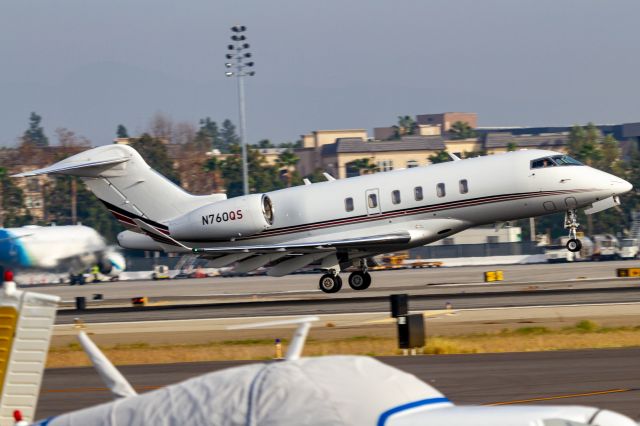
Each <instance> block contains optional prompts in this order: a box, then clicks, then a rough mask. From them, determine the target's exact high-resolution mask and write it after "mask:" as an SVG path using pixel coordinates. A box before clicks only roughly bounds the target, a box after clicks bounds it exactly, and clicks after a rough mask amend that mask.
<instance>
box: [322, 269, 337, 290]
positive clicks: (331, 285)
mask: <svg viewBox="0 0 640 426" xmlns="http://www.w3.org/2000/svg"><path fill="white" fill-rule="evenodd" d="M341 288H342V278H340V275H338V274H337V272H335V271H334V270H331V272H329V273H328V274H324V275H323V276H321V277H320V290H322V291H324V292H325V293H337V292H339V291H340V289H341Z"/></svg>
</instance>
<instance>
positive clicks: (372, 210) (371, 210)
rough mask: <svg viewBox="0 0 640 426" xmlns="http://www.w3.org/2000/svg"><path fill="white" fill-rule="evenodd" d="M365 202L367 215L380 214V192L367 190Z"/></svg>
mask: <svg viewBox="0 0 640 426" xmlns="http://www.w3.org/2000/svg"><path fill="white" fill-rule="evenodd" d="M365 202H366V203H367V214H369V215H371V214H380V191H379V190H378V188H375V189H367V191H366V192H365Z"/></svg>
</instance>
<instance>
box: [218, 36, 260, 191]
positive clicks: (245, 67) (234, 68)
mask: <svg viewBox="0 0 640 426" xmlns="http://www.w3.org/2000/svg"><path fill="white" fill-rule="evenodd" d="M246 30H247V27H245V26H244V25H235V26H233V27H231V31H232V32H233V35H232V36H231V41H232V42H233V44H230V45H228V46H227V49H228V50H229V53H227V55H226V58H227V60H228V61H229V62H226V63H225V64H224V65H225V67H227V69H228V71H227V72H226V73H225V75H226V76H227V77H236V78H237V80H238V109H239V115H240V135H239V136H240V145H241V147H242V186H243V190H244V195H248V194H249V164H248V160H247V123H246V118H245V100H244V77H251V76H253V75H255V74H256V73H255V71H250V69H251V68H252V67H253V65H254V63H253V61H248V59H249V58H251V53H250V52H248V51H247V49H249V47H250V46H249V43H246V40H247V37H246V36H245V35H244V32H245V31H246Z"/></svg>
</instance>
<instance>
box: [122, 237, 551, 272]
mask: <svg viewBox="0 0 640 426" xmlns="http://www.w3.org/2000/svg"><path fill="white" fill-rule="evenodd" d="M543 253H544V247H539V246H537V245H536V243H535V242H531V241H523V242H518V243H486V244H451V245H437V246H423V247H416V248H413V249H411V250H409V257H411V258H412V259H418V258H420V259H447V258H456V257H487V256H518V255H533V254H543ZM131 254H133V253H131ZM126 258H127V270H128V271H150V270H153V267H154V266H156V265H167V266H168V267H169V269H175V266H176V265H177V264H178V262H179V261H180V256H171V257H169V256H158V257H142V256H139V255H138V256H136V255H127V256H126ZM206 264H207V261H206V260H199V261H198V262H197V264H196V265H200V266H203V267H205V266H206ZM196 265H194V266H196Z"/></svg>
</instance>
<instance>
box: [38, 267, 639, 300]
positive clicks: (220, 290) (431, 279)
mask: <svg viewBox="0 0 640 426" xmlns="http://www.w3.org/2000/svg"><path fill="white" fill-rule="evenodd" d="M634 266H640V262H637V261H618V262H578V263H568V264H531V265H505V266H466V267H453V268H435V269H405V270H398V271H373V272H372V277H373V284H372V285H371V288H369V289H368V290H366V291H364V292H362V293H363V294H367V295H376V294H378V295H379V294H388V293H390V292H397V291H405V290H407V291H415V290H418V289H426V288H431V287H436V286H437V287H439V288H440V287H443V288H447V287H452V288H454V289H455V288H457V287H458V286H457V285H459V284H463V285H468V284H476V285H480V284H482V285H484V286H486V284H483V272H484V271H488V270H496V269H500V270H503V271H504V276H505V280H504V281H503V282H501V283H499V284H500V285H504V284H511V283H520V284H531V283H556V284H558V285H563V286H567V285H574V284H576V283H581V284H580V285H582V286H584V285H586V282H582V281H584V280H585V279H588V280H605V281H606V280H609V279H613V278H614V277H615V270H616V268H620V267H634ZM342 276H343V278H344V279H343V281H344V285H343V289H342V291H341V292H340V293H338V294H334V295H325V294H324V293H322V292H321V291H320V290H318V279H319V274H297V275H288V276H285V277H281V278H274V277H267V276H255V277H236V278H222V277H213V278H203V279H180V280H166V281H152V280H143V281H122V282H116V283H98V284H86V285H83V286H69V285H57V284H52V285H43V286H40V285H38V286H31V288H33V289H34V290H36V291H39V292H43V293H48V294H55V295H58V296H60V297H62V299H63V301H67V302H69V301H73V299H74V298H75V297H77V296H85V297H87V298H88V299H91V297H92V296H93V294H95V293H101V294H102V295H103V297H104V299H105V301H107V302H108V301H109V300H124V299H130V298H131V297H137V296H147V297H149V298H151V299H154V298H157V299H162V298H187V299H188V298H193V297H196V298H227V299H228V298H234V297H243V296H244V297H246V296H256V295H257V296H259V297H262V296H277V297H279V298H284V297H305V298H308V297H314V296H318V297H322V298H328V297H330V298H333V299H335V298H339V297H349V296H351V295H353V294H354V293H358V292H354V291H353V290H351V289H350V288H349V286H348V285H347V283H346V277H347V274H342ZM575 280H577V281H575ZM638 282H640V281H638ZM27 287H29V286H27Z"/></svg>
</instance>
